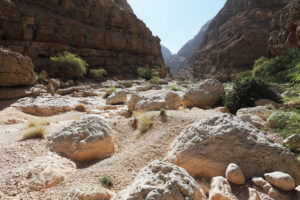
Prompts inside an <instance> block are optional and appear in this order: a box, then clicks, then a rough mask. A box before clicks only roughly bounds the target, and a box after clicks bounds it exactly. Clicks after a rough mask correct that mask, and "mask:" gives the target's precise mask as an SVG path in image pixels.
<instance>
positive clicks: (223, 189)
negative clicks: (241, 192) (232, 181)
mask: <svg viewBox="0 0 300 200" xmlns="http://www.w3.org/2000/svg"><path fill="white" fill-rule="evenodd" d="M209 200H238V199H237V198H236V196H234V194H233V193H232V191H231V188H230V185H229V183H228V181H227V180H226V178H224V177H222V176H217V177H214V178H213V179H212V181H211V186H210V190H209Z"/></svg>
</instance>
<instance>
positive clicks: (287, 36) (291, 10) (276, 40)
mask: <svg viewBox="0 0 300 200" xmlns="http://www.w3.org/2000/svg"><path fill="white" fill-rule="evenodd" d="M296 46H298V47H300V0H292V1H291V2H290V3H289V4H288V5H287V6H286V7H285V8H284V9H282V10H280V11H278V13H276V14H275V15H274V17H273V20H272V22H271V29H270V40H269V47H270V50H271V52H272V54H273V55H276V56H277V55H280V54H282V53H283V51H284V50H285V49H288V48H292V47H296Z"/></svg>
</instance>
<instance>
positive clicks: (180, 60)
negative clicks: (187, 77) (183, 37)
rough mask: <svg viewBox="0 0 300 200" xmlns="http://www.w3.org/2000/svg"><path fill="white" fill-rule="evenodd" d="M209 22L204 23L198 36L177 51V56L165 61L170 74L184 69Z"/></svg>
mask: <svg viewBox="0 0 300 200" xmlns="http://www.w3.org/2000/svg"><path fill="white" fill-rule="evenodd" d="M210 22H211V21H208V22H206V24H204V25H203V26H202V27H201V29H200V31H199V32H198V34H197V35H196V36H195V37H194V38H193V39H191V40H189V41H188V42H187V43H186V44H185V45H184V46H183V47H182V48H181V49H180V50H179V51H178V53H177V54H175V55H173V56H172V57H170V58H169V59H168V60H167V61H166V60H165V63H166V65H168V66H169V67H170V68H171V72H172V73H173V74H176V73H177V72H179V71H180V70H181V69H183V68H184V67H185V65H186V64H187V63H188V62H189V60H190V58H192V56H193V54H194V53H195V51H196V50H197V49H198V46H199V45H200V43H201V41H202V39H203V36H204V34H205V32H206V30H207V28H208V26H209V24H210Z"/></svg>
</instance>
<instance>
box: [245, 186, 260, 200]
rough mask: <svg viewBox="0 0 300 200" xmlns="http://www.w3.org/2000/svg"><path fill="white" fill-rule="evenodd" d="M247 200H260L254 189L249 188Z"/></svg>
mask: <svg viewBox="0 0 300 200" xmlns="http://www.w3.org/2000/svg"><path fill="white" fill-rule="evenodd" d="M248 200H261V199H260V197H259V195H258V193H257V191H256V189H254V188H250V187H249V199H248Z"/></svg>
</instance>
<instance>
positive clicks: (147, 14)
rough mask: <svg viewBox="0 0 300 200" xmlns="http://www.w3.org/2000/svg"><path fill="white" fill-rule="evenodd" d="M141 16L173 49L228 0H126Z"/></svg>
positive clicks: (193, 33)
mask: <svg viewBox="0 0 300 200" xmlns="http://www.w3.org/2000/svg"><path fill="white" fill-rule="evenodd" d="M127 1H128V3H129V4H130V5H131V7H132V9H133V10H134V12H135V14H136V15H137V17H138V18H140V19H141V20H143V21H144V22H145V23H146V25H147V26H148V27H149V28H150V30H151V31H152V33H153V35H155V36H156V35H157V36H158V37H159V38H160V39H161V43H162V44H163V45H165V46H166V47H167V48H169V49H170V50H171V51H172V53H177V51H178V50H179V49H180V48H181V47H182V46H183V45H184V44H185V43H186V42H187V41H188V40H190V39H192V38H193V37H194V36H195V35H196V34H197V33H198V31H199V30H200V28H201V26H202V25H204V24H205V23H206V22H207V21H208V20H210V19H212V18H213V17H214V16H215V15H216V14H217V13H218V12H219V10H220V9H221V8H222V7H223V5H224V3H225V1H226V0H208V1H204V0H127Z"/></svg>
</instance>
